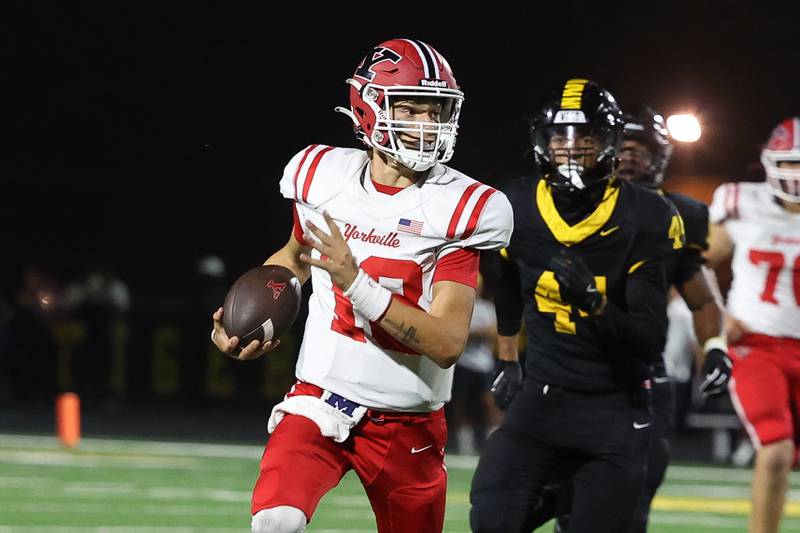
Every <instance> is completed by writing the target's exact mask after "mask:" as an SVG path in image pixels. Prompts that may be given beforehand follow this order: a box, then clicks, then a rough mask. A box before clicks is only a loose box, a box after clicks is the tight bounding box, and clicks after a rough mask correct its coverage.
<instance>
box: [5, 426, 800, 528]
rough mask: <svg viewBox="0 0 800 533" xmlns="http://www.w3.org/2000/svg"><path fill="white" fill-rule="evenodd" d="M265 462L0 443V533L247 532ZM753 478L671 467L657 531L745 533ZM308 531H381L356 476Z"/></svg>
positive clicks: (462, 481)
mask: <svg viewBox="0 0 800 533" xmlns="http://www.w3.org/2000/svg"><path fill="white" fill-rule="evenodd" d="M260 455H261V447H260V446H244V445H214V444H191V443H174V442H173V443H163V442H145V441H130V440H129V441H124V440H101V439H84V441H83V442H82V443H81V445H80V447H79V448H78V449H76V450H65V449H62V448H61V447H60V446H59V445H58V443H57V441H56V440H55V439H53V438H49V437H36V436H19V435H0V533H23V532H24V533H73V532H74V533H145V532H153V533H162V532H163V533H178V532H180V533H189V532H219V533H228V532H246V531H249V500H250V489H251V487H252V484H253V481H254V480H255V476H256V473H257V469H258V460H259V457H260ZM474 466H475V458H473V457H460V456H449V457H448V474H449V490H448V498H447V516H446V523H445V531H447V532H452V533H456V532H467V531H469V526H468V518H467V516H468V512H469V484H470V480H471V477H472V472H473V469H474ZM750 475H751V472H750V471H749V470H740V469H729V468H718V467H708V466H691V465H673V466H672V467H670V470H669V472H668V474H667V481H666V483H665V484H664V486H663V487H662V489H661V492H660V493H659V497H658V498H657V500H656V502H655V506H654V507H655V510H654V512H653V517H652V522H651V523H652V525H651V528H650V531H651V532H653V533H678V532H680V533H701V532H703V533H705V532H722V531H725V532H732V531H746V522H747V513H748V510H749V503H748V495H749V481H750ZM792 487H793V489H792V490H791V491H790V494H789V500H790V502H789V505H788V508H787V517H786V518H785V519H784V522H783V527H782V528H781V531H783V532H787V531H797V532H800V490H798V487H800V474H797V473H795V474H793V477H792ZM308 531H309V532H313V533H346V532H347V533H362V532H364V533H366V532H372V531H375V521H374V519H373V517H372V513H371V511H370V508H369V503H368V501H367V498H366V496H365V495H364V492H363V489H362V488H361V486H360V485H359V483H358V480H357V479H356V478H355V477H354V476H352V475H348V476H347V477H345V479H344V480H343V481H342V483H341V484H340V485H339V487H337V488H336V489H335V490H334V491H332V492H331V493H330V494H328V495H327V497H326V498H324V499H323V500H322V503H321V504H320V507H319V509H318V511H317V514H316V515H315V516H314V519H313V521H312V522H311V524H310V525H309V528H308ZM539 531H546V532H548V533H549V532H550V531H552V527H550V526H546V527H544V528H542V529H540V530H539ZM409 533H413V532H409Z"/></svg>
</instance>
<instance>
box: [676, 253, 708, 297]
mask: <svg viewBox="0 0 800 533" xmlns="http://www.w3.org/2000/svg"><path fill="white" fill-rule="evenodd" d="M673 260H674V261H675V274H674V277H675V279H671V280H669V281H670V282H671V283H672V284H674V285H676V286H678V287H680V286H681V285H683V284H684V283H686V282H687V281H689V280H690V279H692V278H693V277H694V275H695V274H697V272H699V271H700V268H702V266H703V264H705V259H703V255H702V254H701V253H700V250H699V249H697V248H689V247H688V246H687V247H686V248H683V249H681V250H678V251H677V252H675V257H674V259H673Z"/></svg>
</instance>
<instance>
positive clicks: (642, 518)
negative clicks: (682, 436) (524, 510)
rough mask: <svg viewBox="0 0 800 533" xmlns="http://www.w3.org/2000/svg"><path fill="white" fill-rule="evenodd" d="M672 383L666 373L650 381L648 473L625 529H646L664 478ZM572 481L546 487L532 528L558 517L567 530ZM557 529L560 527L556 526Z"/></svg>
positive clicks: (672, 404) (671, 421)
mask: <svg viewBox="0 0 800 533" xmlns="http://www.w3.org/2000/svg"><path fill="white" fill-rule="evenodd" d="M674 389H675V387H674V384H673V383H672V382H671V381H670V380H669V379H668V378H667V377H666V374H663V373H662V374H661V375H659V376H657V377H656V378H655V379H654V381H653V416H652V422H653V425H652V426H651V428H650V429H651V432H650V438H651V441H650V451H649V454H648V457H647V473H646V477H645V482H644V491H643V492H642V494H641V496H640V497H639V502H638V504H637V506H636V511H635V512H634V515H633V522H632V523H631V526H630V527H629V528H628V532H627V533H645V532H646V531H647V524H648V521H649V519H650V506H651V505H652V503H653V498H654V497H655V495H656V491H658V488H659V487H660V486H661V483H663V481H664V476H665V474H666V472H667V466H669V459H670V447H669V440H668V437H669V435H670V433H671V431H672V428H673V427H675V390H674ZM571 500H572V484H571V482H570V481H566V482H563V483H554V484H552V485H549V486H548V487H546V488H545V492H544V496H543V500H542V504H541V505H540V506H539V507H538V508H536V509H534V511H533V515H534V516H533V518H532V520H531V522H532V529H531V530H533V529H534V528H536V527H538V526H540V525H542V524H544V523H545V522H549V521H550V520H551V519H552V518H554V517H558V526H559V527H560V531H567V524H568V523H569V512H570V511H569V509H570V507H571V504H572V501H571ZM556 530H559V528H556Z"/></svg>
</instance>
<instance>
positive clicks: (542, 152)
mask: <svg viewBox="0 0 800 533" xmlns="http://www.w3.org/2000/svg"><path fill="white" fill-rule="evenodd" d="M532 139H533V145H534V154H535V157H536V159H537V161H538V162H539V164H540V166H543V167H544V168H543V170H544V173H545V177H547V178H549V181H550V182H551V184H552V185H553V186H555V187H557V188H560V189H564V190H565V191H566V192H580V191H583V190H585V189H587V188H589V187H591V186H593V185H595V184H598V183H601V182H603V181H605V180H607V179H609V178H610V177H611V171H612V169H613V167H614V158H615V155H616V153H617V147H618V144H619V132H618V131H617V130H614V129H609V128H603V127H592V126H591V125H589V124H555V125H553V126H550V127H547V128H537V129H534V130H533V131H532Z"/></svg>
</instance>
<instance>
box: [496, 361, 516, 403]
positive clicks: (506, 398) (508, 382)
mask: <svg viewBox="0 0 800 533" xmlns="http://www.w3.org/2000/svg"><path fill="white" fill-rule="evenodd" d="M521 388H522V366H520V364H519V361H500V370H499V372H497V375H496V376H495V378H494V381H493V382H492V388H491V389H490V390H491V391H492V395H493V396H494V403H495V404H497V407H499V408H500V409H505V408H506V407H508V406H509V404H510V403H511V400H513V399H514V396H516V394H517V392H519V389H521Z"/></svg>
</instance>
